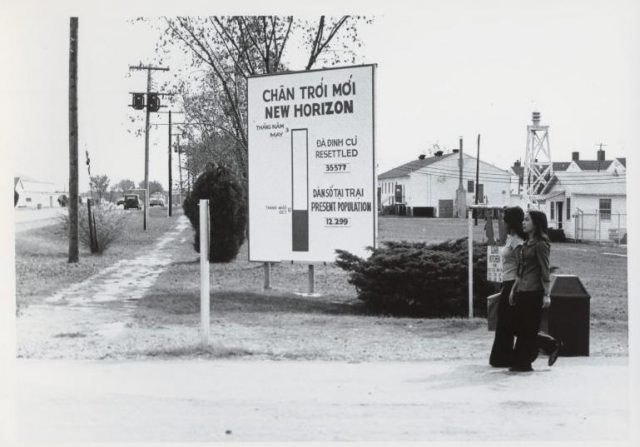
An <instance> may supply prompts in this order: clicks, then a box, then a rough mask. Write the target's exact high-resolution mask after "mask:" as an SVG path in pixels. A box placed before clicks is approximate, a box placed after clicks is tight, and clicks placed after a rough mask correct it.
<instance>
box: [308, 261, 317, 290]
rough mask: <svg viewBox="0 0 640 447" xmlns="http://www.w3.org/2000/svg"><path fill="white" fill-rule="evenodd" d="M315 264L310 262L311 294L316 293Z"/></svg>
mask: <svg viewBox="0 0 640 447" xmlns="http://www.w3.org/2000/svg"><path fill="white" fill-rule="evenodd" d="M315 282H316V275H315V266H314V265H313V264H309V295H313V294H314V293H315Z"/></svg>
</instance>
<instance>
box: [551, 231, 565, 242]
mask: <svg viewBox="0 0 640 447" xmlns="http://www.w3.org/2000/svg"><path fill="white" fill-rule="evenodd" d="M547 234H548V236H549V240H550V241H551V242H567V236H565V234H564V230H560V229H555V228H549V229H548V230H547Z"/></svg>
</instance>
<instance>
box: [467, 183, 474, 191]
mask: <svg viewBox="0 0 640 447" xmlns="http://www.w3.org/2000/svg"><path fill="white" fill-rule="evenodd" d="M467 192H473V180H467Z"/></svg>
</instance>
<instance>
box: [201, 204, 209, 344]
mask: <svg viewBox="0 0 640 447" xmlns="http://www.w3.org/2000/svg"><path fill="white" fill-rule="evenodd" d="M209 285H210V282H209V200H206V199H201V200H200V336H201V340H202V344H203V345H207V344H209V330H210V319H209V312H210V303H209V300H210V296H209Z"/></svg>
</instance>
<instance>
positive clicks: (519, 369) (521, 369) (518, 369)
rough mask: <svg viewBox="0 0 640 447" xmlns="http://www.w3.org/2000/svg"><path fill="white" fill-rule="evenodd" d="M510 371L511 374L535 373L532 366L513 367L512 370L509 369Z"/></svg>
mask: <svg viewBox="0 0 640 447" xmlns="http://www.w3.org/2000/svg"><path fill="white" fill-rule="evenodd" d="M509 371H511V372H531V371H533V368H532V367H530V366H512V367H511V368H509Z"/></svg>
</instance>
